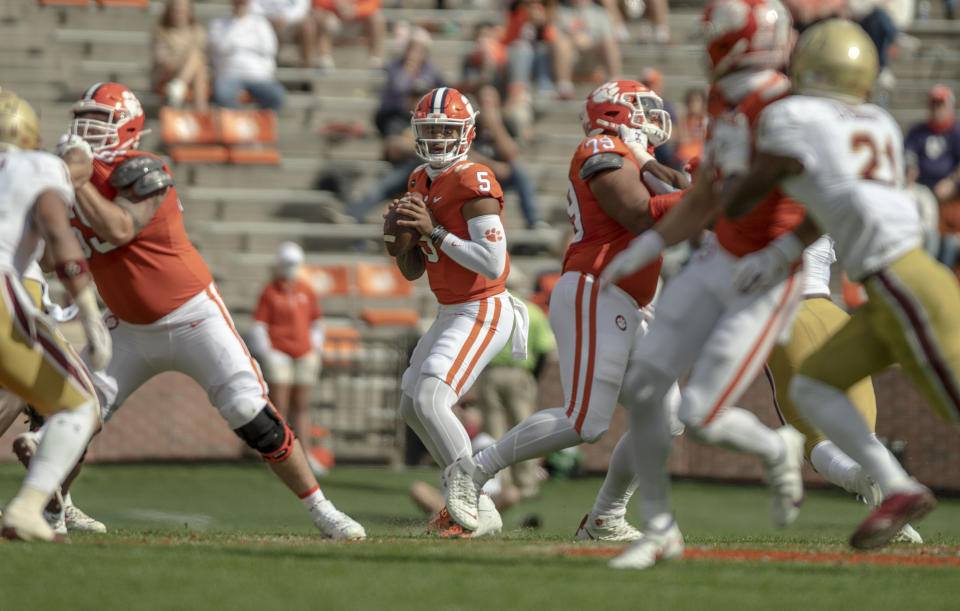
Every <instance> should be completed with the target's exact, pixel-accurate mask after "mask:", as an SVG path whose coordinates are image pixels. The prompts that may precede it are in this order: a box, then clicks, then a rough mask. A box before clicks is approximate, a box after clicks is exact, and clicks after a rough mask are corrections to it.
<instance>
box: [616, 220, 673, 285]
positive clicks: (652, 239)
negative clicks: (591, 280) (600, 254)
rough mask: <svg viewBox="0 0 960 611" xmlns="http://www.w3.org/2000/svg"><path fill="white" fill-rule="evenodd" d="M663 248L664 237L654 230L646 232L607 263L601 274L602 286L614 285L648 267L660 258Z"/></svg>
mask: <svg viewBox="0 0 960 611" xmlns="http://www.w3.org/2000/svg"><path fill="white" fill-rule="evenodd" d="M663 247H664V242H663V237H661V236H660V234H659V233H657V232H656V231H654V230H653V229H648V230H646V231H644V232H643V233H641V234H640V235H639V236H637V237H635V238H633V240H631V242H630V245H629V246H627V247H626V248H624V249H623V250H621V251H620V252H619V253H617V256H615V257H614V258H613V259H611V260H610V262H609V263H607V266H606V267H604V268H603V273H601V274H600V282H601V284H602V285H604V286H606V285H608V284H614V283H615V282H616V281H617V280H619V279H620V278H623V277H624V276H629V275H630V274H632V273H634V272H635V271H637V270H639V269H641V268H643V267H646V266H647V265H649V264H650V263H652V262H653V261H654V260H656V259H657V257H659V256H660V253H661V252H663Z"/></svg>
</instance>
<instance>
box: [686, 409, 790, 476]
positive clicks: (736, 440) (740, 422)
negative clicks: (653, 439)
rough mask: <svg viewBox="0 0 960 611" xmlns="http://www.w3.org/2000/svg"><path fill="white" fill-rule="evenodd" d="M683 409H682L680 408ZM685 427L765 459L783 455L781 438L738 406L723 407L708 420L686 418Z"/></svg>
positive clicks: (716, 442)
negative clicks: (705, 422) (698, 422)
mask: <svg viewBox="0 0 960 611" xmlns="http://www.w3.org/2000/svg"><path fill="white" fill-rule="evenodd" d="M681 413H682V412H681ZM685 424H686V425H687V427H688V428H687V430H688V431H690V432H691V433H692V434H693V435H694V436H695V437H696V438H698V439H701V440H703V441H705V442H707V443H710V444H713V445H716V446H720V447H723V448H727V449H730V450H736V451H738V452H746V453H747V454H753V455H754V456H757V457H759V458H761V459H763V460H764V461H765V462H766V463H768V464H769V463H773V462H776V461H778V460H780V458H781V457H782V456H783V451H784V448H783V440H781V439H780V436H779V435H777V434H776V433H775V432H774V431H773V430H772V429H770V428H768V427H767V426H766V425H765V424H763V423H762V422H760V420H759V419H758V418H757V417H756V416H755V415H754V414H753V412H748V411H747V410H745V409H743V408H740V407H732V406H731V407H722V408H720V411H719V412H717V415H716V416H715V417H714V418H713V420H712V421H711V422H710V424H708V425H706V426H697V425H696V424H695V423H690V422H686V423H685Z"/></svg>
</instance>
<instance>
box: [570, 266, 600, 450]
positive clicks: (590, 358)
mask: <svg viewBox="0 0 960 611" xmlns="http://www.w3.org/2000/svg"><path fill="white" fill-rule="evenodd" d="M599 296H600V283H599V282H597V281H596V280H594V281H593V286H592V287H591V289H590V314H589V316H590V329H589V332H590V337H589V342H590V343H589V348H588V352H587V375H586V378H585V379H584V381H583V400H582V401H580V413H579V414H577V421H576V423H574V425H573V428H574V430H576V431H577V433H579V432H580V429H581V428H582V427H583V421H584V420H585V419H586V417H587V411H589V409H590V391H591V389H592V388H593V366H594V364H596V362H597V299H598V297H599Z"/></svg>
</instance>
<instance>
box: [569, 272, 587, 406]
mask: <svg viewBox="0 0 960 611" xmlns="http://www.w3.org/2000/svg"><path fill="white" fill-rule="evenodd" d="M586 283H587V277H586V276H585V275H584V274H580V280H578V281H577V295H576V297H574V303H575V306H574V310H573V316H574V318H576V319H577V324H576V327H575V331H574V336H573V345H574V349H573V350H574V353H573V384H572V386H571V387H570V405H569V406H568V407H567V418H569V417H570V414H572V413H573V406H574V405H576V404H577V387H578V386H579V385H580V342H582V341H583V322H582V321H581V319H582V318H583V287H584V285H586Z"/></svg>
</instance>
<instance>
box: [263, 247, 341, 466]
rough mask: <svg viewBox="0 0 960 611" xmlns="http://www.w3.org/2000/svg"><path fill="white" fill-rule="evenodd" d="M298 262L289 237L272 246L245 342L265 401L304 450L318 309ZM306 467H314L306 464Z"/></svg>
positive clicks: (318, 343)
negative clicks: (266, 390) (268, 273)
mask: <svg viewBox="0 0 960 611" xmlns="http://www.w3.org/2000/svg"><path fill="white" fill-rule="evenodd" d="M302 264H303V250H302V249H301V248H300V247H299V246H298V245H296V244H294V243H293V242H284V243H283V244H281V245H280V248H279V249H277V258H276V262H275V264H274V270H273V278H272V279H271V280H270V283H269V284H268V285H267V286H266V287H264V289H263V292H262V293H261V294H260V300H259V301H258V302H257V309H256V311H255V312H254V314H253V324H252V325H251V327H250V347H251V349H252V350H253V351H254V352H255V353H256V354H257V355H258V357H259V360H260V363H261V365H262V367H263V374H264V377H266V379H267V384H268V385H269V386H270V400H271V401H272V402H273V405H274V407H276V408H277V410H279V412H280V414H281V415H282V416H283V417H284V418H286V420H287V422H288V423H289V424H290V428H291V429H292V430H293V432H294V433H295V434H296V436H297V437H298V438H299V439H300V443H301V444H303V446H304V450H308V449H309V447H308V446H309V439H310V393H311V391H312V390H313V386H314V384H315V383H316V381H317V376H318V375H319V373H320V350H321V348H322V347H323V314H322V313H321V311H320V304H319V301H318V300H317V295H316V294H315V293H314V292H313V289H312V288H310V285H309V284H308V283H307V282H306V281H304V280H303V279H302V278H300V270H301V266H302ZM306 453H307V459H308V461H309V460H310V459H311V458H312V457H311V456H310V452H309V451H307V452H306ZM311 468H313V470H314V471H317V468H316V466H315V465H314V464H312V463H311Z"/></svg>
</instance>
